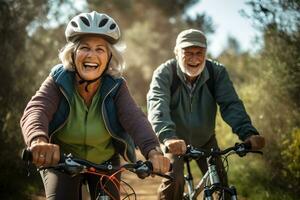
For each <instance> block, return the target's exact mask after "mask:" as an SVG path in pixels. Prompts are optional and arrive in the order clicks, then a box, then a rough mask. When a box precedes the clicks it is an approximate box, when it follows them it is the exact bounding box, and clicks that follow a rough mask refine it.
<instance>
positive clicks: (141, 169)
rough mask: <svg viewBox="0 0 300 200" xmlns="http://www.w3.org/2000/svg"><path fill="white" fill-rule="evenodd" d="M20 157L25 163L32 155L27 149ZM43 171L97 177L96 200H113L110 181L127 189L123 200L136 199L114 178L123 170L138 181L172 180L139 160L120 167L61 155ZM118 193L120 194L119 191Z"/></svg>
mask: <svg viewBox="0 0 300 200" xmlns="http://www.w3.org/2000/svg"><path fill="white" fill-rule="evenodd" d="M21 157H22V160H24V161H26V162H27V163H30V162H32V153H31V151H30V150H28V149H24V150H23V151H22V153H21ZM44 169H55V170H59V171H61V172H64V173H67V174H69V175H71V176H76V175H78V174H81V173H89V174H94V175H97V176H99V184H97V185H99V192H98V193H97V195H96V196H97V198H96V200H114V198H113V195H112V194H110V192H109V191H108V190H107V189H106V187H105V186H106V184H107V183H108V181H111V182H112V183H113V184H114V185H115V187H116V188H117V189H118V188H119V186H120V183H123V184H125V186H126V187H128V188H129V191H127V190H126V189H125V188H123V191H124V192H125V193H124V194H123V196H124V197H123V199H130V197H132V196H133V197H134V198H133V199H137V197H136V193H135V191H134V189H133V188H132V187H131V186H130V185H129V184H128V183H126V182H125V181H122V180H118V179H117V178H116V177H115V176H116V175H117V174H118V173H121V172H123V171H125V170H127V171H130V172H133V173H135V174H136V175H137V176H138V177H139V178H140V179H144V178H146V177H148V176H150V175H151V174H154V175H158V176H161V177H164V178H167V179H170V180H171V179H172V177H170V176H168V175H165V174H160V173H155V172H153V171H152V169H153V168H152V164H151V162H150V161H141V160H139V161H137V162H136V163H126V164H123V165H121V166H113V165H112V164H111V163H105V164H95V163H92V162H90V161H87V160H84V159H80V158H75V157H73V156H72V154H68V155H65V154H62V155H61V157H60V161H59V163H58V164H57V165H55V166H49V167H40V168H38V170H44ZM108 174H111V175H108ZM118 191H119V193H120V190H119V189H118Z"/></svg>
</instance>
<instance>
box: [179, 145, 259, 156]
mask: <svg viewBox="0 0 300 200" xmlns="http://www.w3.org/2000/svg"><path fill="white" fill-rule="evenodd" d="M230 152H234V153H236V154H237V155H239V156H240V157H243V156H245V155H246V154H247V153H257V154H263V153H262V151H254V150H251V145H250V144H249V143H236V144H235V145H234V146H232V147H229V148H226V149H224V150H220V149H218V148H215V149H214V148H213V149H211V150H205V149H197V148H194V147H193V146H191V145H188V146H187V151H186V153H185V154H184V155H182V156H181V157H183V158H186V159H194V160H197V159H199V158H201V157H202V158H207V157H210V156H212V157H216V156H221V155H226V154H228V153H230Z"/></svg>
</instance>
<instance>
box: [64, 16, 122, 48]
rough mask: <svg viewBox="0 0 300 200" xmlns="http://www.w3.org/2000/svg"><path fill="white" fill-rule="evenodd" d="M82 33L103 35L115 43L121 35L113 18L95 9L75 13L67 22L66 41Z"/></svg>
mask: <svg viewBox="0 0 300 200" xmlns="http://www.w3.org/2000/svg"><path fill="white" fill-rule="evenodd" d="M83 34H97V35H101V36H104V37H105V38H106V39H107V40H108V41H109V42H110V43H112V44H115V43H117V42H118V40H119V39H120V37H121V32H120V29H119V26H118V25H117V23H116V22H115V20H114V19H113V18H111V17H110V16H108V15H106V14H104V13H98V12H96V11H93V12H90V13H81V14H79V15H76V16H75V17H73V18H72V19H71V21H70V22H69V23H68V25H67V28H66V31H65V35H66V39H67V41H72V40H73V39H74V38H76V37H75V36H79V35H83Z"/></svg>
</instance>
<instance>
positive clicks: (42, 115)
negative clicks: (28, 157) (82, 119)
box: [20, 76, 61, 146]
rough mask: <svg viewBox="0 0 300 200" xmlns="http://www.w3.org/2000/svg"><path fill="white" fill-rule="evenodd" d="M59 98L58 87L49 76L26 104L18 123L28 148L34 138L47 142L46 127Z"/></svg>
mask: <svg viewBox="0 0 300 200" xmlns="http://www.w3.org/2000/svg"><path fill="white" fill-rule="evenodd" d="M60 96H61V94H60V92H59V89H58V87H57V86H56V85H55V83H54V80H53V78H52V77H51V76H49V77H47V79H46V80H45V81H44V82H43V83H42V85H41V87H40V88H39V90H38V91H37V92H36V94H35V95H34V96H33V97H32V98H31V100H30V101H29V102H28V104H27V106H26V108H25V111H24V113H23V116H22V118H21V121H20V126H21V129H22V133H23V137H24V140H25V143H26V144H27V145H28V146H29V145H30V143H31V141H32V140H33V139H34V138H35V137H39V136H42V137H45V138H47V139H48V140H49V136H48V126H49V122H50V121H51V120H52V117H53V114H54V113H55V111H56V110H57V107H58V103H59V99H60Z"/></svg>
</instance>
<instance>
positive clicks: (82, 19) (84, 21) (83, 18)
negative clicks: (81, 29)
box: [80, 16, 90, 26]
mask: <svg viewBox="0 0 300 200" xmlns="http://www.w3.org/2000/svg"><path fill="white" fill-rule="evenodd" d="M80 19H81V21H82V22H83V23H84V24H85V25H87V26H90V22H89V20H88V19H87V18H85V17H82V16H81V17H80Z"/></svg>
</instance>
